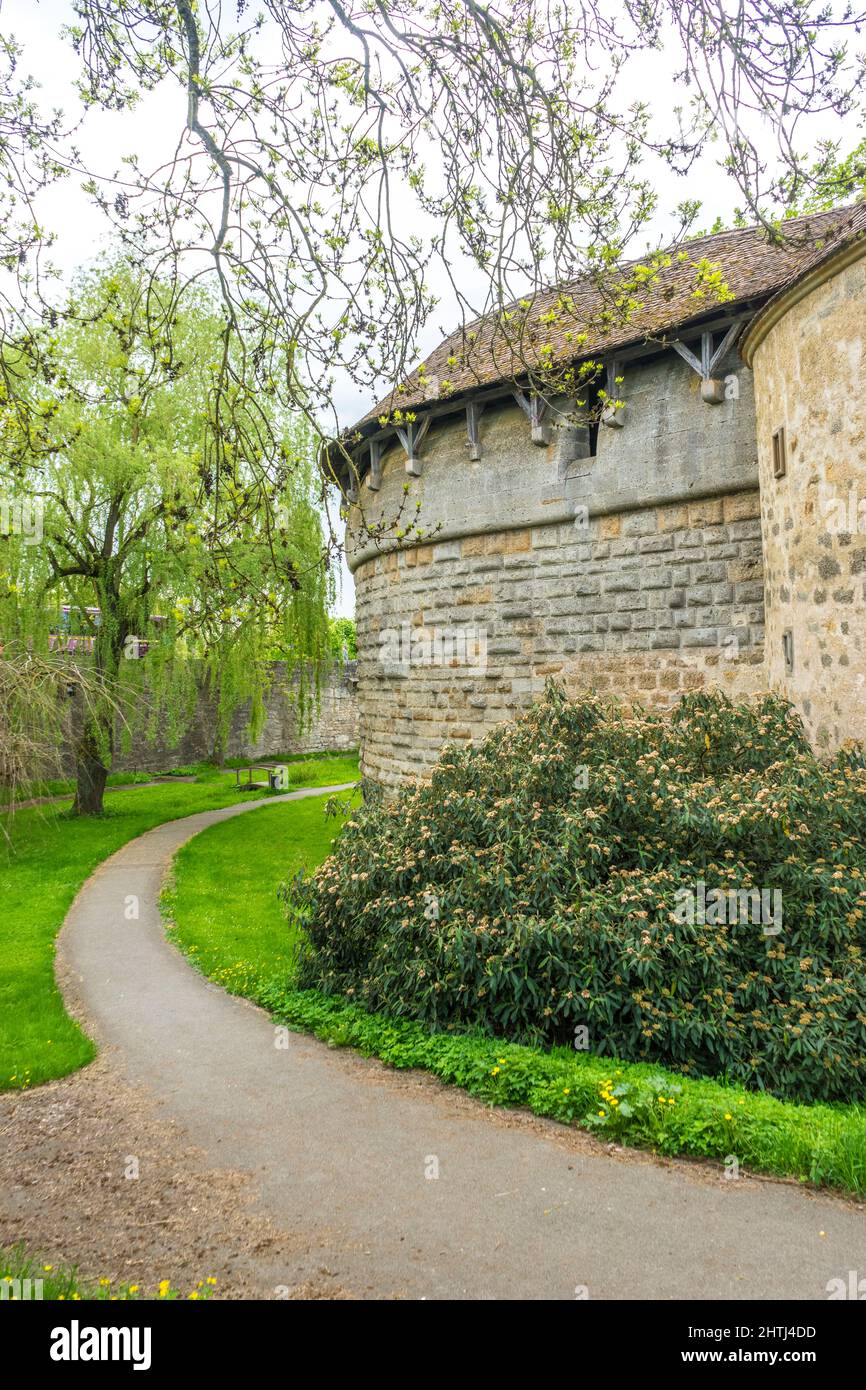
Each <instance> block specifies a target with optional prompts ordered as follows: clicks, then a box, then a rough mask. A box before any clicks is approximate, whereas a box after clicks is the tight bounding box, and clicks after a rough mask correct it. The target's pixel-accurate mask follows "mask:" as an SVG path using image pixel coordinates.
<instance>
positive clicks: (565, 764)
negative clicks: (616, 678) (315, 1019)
mask: <svg viewBox="0 0 866 1390" xmlns="http://www.w3.org/2000/svg"><path fill="white" fill-rule="evenodd" d="M864 830H866V769H864V760H863V757H862V753H861V752H860V750H857V749H855V750H851V751H846V752H843V753H841V754H839V755H838V756H837V757H836V759H835V760H834V761H833V762H832V763H830V764H828V765H821V764H820V763H819V762H818V761H817V760H816V759H815V757H814V756H813V754H812V753H811V751H810V749H809V746H808V744H807V742H806V739H805V737H804V734H803V731H802V728H801V726H800V724H799V721H798V720H797V718H796V716H795V715H794V713H793V711H792V710H791V708H790V707H789V706H788V705H787V704H785V703H784V702H782V701H780V700H778V699H776V698H774V697H766V698H764V699H763V700H761V701H759V702H757V703H756V704H754V705H751V706H744V705H735V704H733V703H731V702H730V701H729V700H728V699H727V698H726V697H724V696H723V695H721V694H712V695H709V694H705V693H700V694H696V695H691V696H687V697H685V698H684V699H683V700H682V701H681V703H680V705H679V706H678V708H677V709H676V710H675V712H674V714H673V716H672V717H671V716H668V717H663V716H661V715H657V714H649V713H646V712H643V711H638V712H636V713H632V714H627V713H625V712H624V711H622V710H620V709H617V708H615V707H608V706H605V705H604V704H602V703H601V702H600V701H598V700H596V699H593V698H588V699H582V700H579V701H576V702H569V701H568V700H567V699H566V698H565V696H564V695H563V693H562V692H561V691H560V690H558V689H557V688H555V687H552V686H551V687H549V688H548V690H547V692H546V693H545V697H544V699H543V700H542V701H540V702H539V703H538V704H537V705H535V706H534V707H533V709H532V710H531V711H530V712H529V713H528V714H527V715H526V716H525V717H524V718H523V719H521V720H519V721H518V722H516V723H514V724H511V725H503V726H501V727H500V728H498V729H496V730H494V731H493V732H492V733H491V734H490V735H489V736H488V737H487V739H486V740H485V741H484V742H483V743H482V744H480V745H476V746H474V747H470V748H468V749H461V750H459V751H458V750H455V749H450V748H449V749H447V750H446V751H445V752H444V753H443V756H442V758H441V760H440V763H439V765H438V766H437V768H436V769H435V771H434V773H433V776H432V779H431V781H430V783H429V784H426V785H423V786H420V787H418V788H416V789H413V790H409V791H405V792H403V793H402V794H401V795H400V796H399V797H398V798H397V799H396V800H394V801H393V802H390V803H385V804H379V805H375V804H374V805H370V806H369V807H367V808H365V809H364V810H362V811H361V812H356V813H354V816H353V819H351V820H349V821H348V822H347V823H346V825H345V827H344V831H343V834H342V836H341V838H340V841H339V844H338V847H337V850H336V852H335V853H334V854H333V855H332V856H331V857H330V858H329V859H327V860H326V861H325V863H324V864H323V865H322V866H321V867H320V868H319V869H318V871H317V872H316V873H315V874H314V875H313V876H312V877H311V878H304V877H298V878H296V879H294V880H292V881H291V883H289V884H286V885H285V886H284V888H283V895H284V898H285V901H286V904H287V909H288V911H289V913H290V914H291V915H292V916H293V918H294V919H295V921H296V923H297V924H298V925H301V926H302V927H303V928H304V938H303V939H304V945H303V946H302V948H301V954H300V958H299V962H298V971H299V974H298V983H299V984H300V985H301V987H308V988H309V987H313V988H318V989H320V990H322V991H324V992H325V993H329V994H333V993H340V994H345V995H347V996H348V997H349V998H351V999H353V1000H354V1001H356V1002H358V1003H360V1004H362V1005H363V1006H364V1007H365V1008H368V1009H373V1010H382V1011H385V1012H387V1013H389V1014H391V1015H392V1016H394V1017H404V1018H410V1019H415V1020H417V1021H419V1022H421V1023H423V1024H424V1025H425V1026H427V1027H428V1028H431V1029H439V1030H443V1029H444V1030H458V1031H465V1030H469V1029H481V1030H483V1031H485V1032H487V1033H488V1034H492V1035H494V1036H497V1037H501V1038H506V1039H509V1040H512V1041H514V1042H522V1043H530V1044H536V1045H537V1044H543V1045H551V1044H567V1043H569V1042H572V1041H574V1042H575V1044H576V1045H578V1046H580V1045H583V1044H584V1042H586V1044H587V1045H588V1047H589V1049H590V1050H591V1051H592V1052H594V1053H597V1054H600V1055H602V1056H618V1057H621V1058H625V1059H627V1060H633V1061H648V1062H655V1063H663V1064H666V1065H668V1066H673V1067H675V1068H677V1069H678V1070H680V1071H682V1072H686V1073H690V1074H692V1075H703V1076H721V1077H724V1078H727V1079H729V1080H731V1081H736V1082H740V1083H742V1084H745V1085H747V1086H750V1087H753V1088H759V1089H765V1090H767V1091H770V1092H773V1093H775V1094H777V1095H779V1096H783V1097H790V1098H795V1099H800V1100H819V1099H821V1100H846V1101H851V1100H858V1099H859V1098H860V1097H861V1096H862V1090H863V1078H864V1075H866V980H864V972H863V945H864V921H866V918H864V911H866V835H864ZM700 884H704V885H705V889H706V895H707V900H708V902H709V901H711V900H712V897H713V895H714V893H716V892H725V893H727V892H733V893H734V894H737V893H739V892H740V891H745V890H751V889H765V890H768V891H769V892H771V893H773V892H778V893H780V894H781V902H782V907H783V911H782V915H781V922H777V923H775V924H772V925H768V923H767V920H766V919H765V920H764V921H763V922H755V921H754V920H751V921H745V922H744V921H742V920H740V921H731V920H727V921H725V920H722V921H719V922H716V921H712V920H705V921H702V920H701V914H700V913H699V912H693V913H692V916H693V919H694V920H692V921H690V920H688V912H687V907H688V904H689V903H690V902H691V903H693V902H694V894H695V893H696V892H697V891H698V890H699V885H700ZM735 901H736V900H735ZM729 913H730V909H729ZM712 915H713V914H712V912H711V911H707V913H706V916H707V918H711V917H712ZM716 915H718V914H716ZM730 915H733V914H732V913H731V914H730ZM777 928H780V929H779V930H777ZM768 933H773V934H768ZM581 1030H585V1033H584V1032H583V1031H581Z"/></svg>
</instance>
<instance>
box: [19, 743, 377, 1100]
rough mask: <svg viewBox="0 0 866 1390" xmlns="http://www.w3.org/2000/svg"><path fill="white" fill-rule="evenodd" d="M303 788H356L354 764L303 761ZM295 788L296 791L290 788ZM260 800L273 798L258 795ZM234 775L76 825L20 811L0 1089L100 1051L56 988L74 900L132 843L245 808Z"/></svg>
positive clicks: (56, 815) (158, 793)
mask: <svg viewBox="0 0 866 1390" xmlns="http://www.w3.org/2000/svg"><path fill="white" fill-rule="evenodd" d="M295 766H296V767H303V768H304V769H305V773H306V776H305V778H304V780H303V783H302V785H307V786H324V785H336V784H340V783H343V782H351V781H353V780H354V779H355V777H356V776H357V762H356V760H355V759H354V758H352V757H346V758H329V757H326V758H321V759H317V760H314V759H306V760H305V761H304V762H303V763H302V764H295ZM294 785H295V786H297V785H298V783H294ZM255 795H257V796H262V795H267V793H262V792H259V793H255ZM249 796H250V793H248V792H244V791H240V790H238V789H237V788H236V787H235V784H234V774H233V773H230V774H228V775H220V774H218V773H215V775H213V776H207V777H205V778H203V779H202V780H201V781H198V782H193V783H188V782H186V783H185V782H178V783H167V784H164V785H162V786H156V787H140V788H132V789H130V790H128V791H117V792H110V793H109V794H108V795H107V797H106V814H105V815H103V816H99V817H93V818H82V817H75V816H71V815H70V814H69V813H68V811H64V810H63V809H62V807H60V806H39V807H33V808H32V809H27V810H19V811H18V812H16V814H15V815H14V816H11V817H7V818H5V820H4V822H3V823H4V825H5V826H6V829H7V832H8V838H7V837H6V836H4V837H0V893H2V897H3V903H4V908H3V927H4V930H3V933H2V935H0V1090H5V1089H14V1088H24V1087H27V1086H31V1085H36V1084H38V1083H39V1082H42V1081H48V1080H51V1079H52V1078H54V1077H59V1076H66V1075H67V1074H68V1073H69V1072H71V1071H75V1070H76V1069H77V1068H78V1067H81V1066H84V1065H85V1064H86V1063H87V1062H89V1061H91V1060H92V1058H93V1056H94V1053H95V1048H94V1046H93V1044H92V1043H91V1041H90V1039H89V1038H87V1037H86V1035H85V1034H84V1033H83V1032H82V1030H81V1029H80V1028H79V1026H78V1024H77V1023H76V1022H75V1021H74V1020H73V1019H71V1018H70V1017H69V1015H68V1014H67V1013H66V1010H65V1009H64V1007H63V1000H62V997H61V995H60V991H59V990H58V988H57V984H56V981H55V979H54V949H55V946H54V943H55V938H56V935H57V932H58V930H59V928H60V926H61V924H62V922H63V918H64V917H65V915H66V913H67V911H68V909H69V906H70V904H71V902H72V899H73V898H74V897H75V894H76V893H77V891H78V889H79V888H80V887H81V884H82V883H83V882H84V880H85V879H86V878H87V877H88V875H89V874H91V873H92V872H93V871H94V869H96V868H97V867H98V866H99V864H100V863H101V862H102V860H103V859H105V858H107V856H108V855H109V854H113V853H114V851H115V850H117V849H119V848H120V846H121V845H124V844H126V842H127V841H128V840H131V839H133V838H134V837H135V836H136V835H141V834H143V833H144V831H146V830H150V829H152V828H153V827H154V826H155V825H160V824H162V822H164V821H168V820H175V819H177V818H178V817H179V816H187V815H192V814H193V813H194V812H197V811H208V810H214V809H217V808H219V807H221V806H229V805H232V804H233V803H235V802H237V801H244V800H247V799H249Z"/></svg>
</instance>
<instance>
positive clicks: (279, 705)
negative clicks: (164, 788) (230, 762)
mask: <svg viewBox="0 0 866 1390" xmlns="http://www.w3.org/2000/svg"><path fill="white" fill-rule="evenodd" d="M296 686H297V677H296V676H294V677H293V676H291V675H290V674H289V673H288V672H287V671H286V668H285V666H284V665H283V664H282V663H279V662H277V663H275V664H274V679H273V682H272V685H271V688H270V690H269V692H268V695H267V697H266V699H265V715H266V718H265V725H264V728H263V730H262V734H261V737H260V738H259V739H258V740H257V741H256V742H252V741H251V740H250V739H249V736H248V734H247V732H246V729H245V726H246V722H247V720H248V718H249V707H248V706H247V707H244V708H241V709H239V710H238V711H237V712H236V714H235V717H234V719H233V721H232V727H231V731H230V734H229V738H228V743H227V747H226V750H225V754H226V757H229V758H246V757H249V758H250V759H252V760H254V759H256V758H267V757H273V756H274V755H276V754H278V753H320V752H330V751H338V750H348V749H352V748H357V747H358V742H359V730H358V698H357V663H356V662H354V661H350V662H348V663H346V664H345V665H343V663H342V662H339V661H337V662H334V663H333V665H331V666H329V667H328V669H327V670H325V671H324V672H323V673H322V675H321V677H320V691H319V699H318V702H317V701H316V699H315V696H314V693H313V692H311V693H310V703H309V708H308V710H307V713H306V717H305V718H304V719H303V720H302V719H301V718H300V716H299V712H298V708H297V689H296ZM214 724H215V721H214V717H213V711H212V709H211V708H210V706H209V704H208V701H207V699H206V698H205V696H204V695H202V696H201V697H200V699H199V702H198V705H197V708H196V710H195V714H194V718H193V720H192V721H191V723H190V725H189V727H188V728H187V729H186V730H185V731H184V733H183V734H182V735H181V736H180V738H179V739H178V740H177V741H173V740H172V739H171V738H170V737H169V736H168V731H167V730H166V728H165V726H164V724H163V726H162V727H161V728H160V730H159V731H158V733H157V736H156V739H155V740H151V739H149V738H148V737H147V736H146V735H145V734H144V733H143V732H141V733H136V734H134V735H133V738H132V746H131V748H130V749H129V750H128V751H125V750H124V748H123V747H122V744H121V742H120V741H118V748H117V752H116V755H115V758H114V764H113V767H112V771H114V772H134V771H138V772H154V773H156V772H165V771H168V770H169V769H170V768H173V767H185V766H187V765H189V764H190V763H197V762H202V761H205V760H206V759H209V758H211V757H212V756H213V751H214V749H213V733H214ZM66 763H67V766H68V768H69V770H70V772H71V771H72V770H73V762H72V756H71V751H70V752H69V753H68V754H67V756H66Z"/></svg>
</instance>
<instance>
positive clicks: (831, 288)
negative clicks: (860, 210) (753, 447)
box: [742, 215, 866, 752]
mask: <svg viewBox="0 0 866 1390" xmlns="http://www.w3.org/2000/svg"><path fill="white" fill-rule="evenodd" d="M859 224H860V230H859V232H858V231H857V230H856V229H855V230H854V232H853V235H852V236H851V238H850V239H849V240H848V241H847V243H846V244H844V245H842V246H841V247H837V246H833V247H832V248H831V249H827V250H824V251H823V252H820V253H819V254H818V256H817V257H816V258H815V261H814V263H813V264H812V265H811V266H810V267H809V268H808V269H807V270H806V271H805V272H803V273H801V274H800V275H799V276H798V277H797V278H795V279H794V280H793V282H792V283H791V284H789V285H788V286H786V287H785V288H784V289H783V290H782V291H781V293H779V294H777V295H776V296H775V297H774V298H773V299H771V300H770V301H769V302H768V303H767V304H766V306H765V307H764V308H763V310H762V311H761V312H760V313H759V314H758V315H757V317H756V318H755V320H754V321H753V323H752V324H751V325H750V327H749V328H748V330H747V332H746V335H745V337H744V340H743V344H742V354H743V357H744V359H745V361H746V362H747V363H748V364H749V366H751V367H752V368H753V371H754V385H755V402H756V424H757V441H758V466H759V475H760V491H761V523H762V531H763V549H764V582H765V605H766V666H767V682H768V684H769V685H770V686H771V687H772V688H773V689H775V690H778V691H780V692H781V693H782V694H784V695H785V696H786V697H787V698H788V699H790V700H792V701H793V702H794V704H795V705H796V706H797V708H798V709H799V711H800V713H801V715H802V717H803V720H804V722H805V724H806V728H807V730H808V732H809V736H810V738H811V740H812V742H813V744H814V746H815V747H816V748H818V749H819V750H825V751H827V752H832V751H833V750H835V749H836V748H838V747H839V745H840V744H842V743H843V742H845V741H846V740H847V739H852V738H856V739H863V740H866V396H864V392H863V387H864V377H866V226H864V218H863V217H862V215H861V217H860V219H859Z"/></svg>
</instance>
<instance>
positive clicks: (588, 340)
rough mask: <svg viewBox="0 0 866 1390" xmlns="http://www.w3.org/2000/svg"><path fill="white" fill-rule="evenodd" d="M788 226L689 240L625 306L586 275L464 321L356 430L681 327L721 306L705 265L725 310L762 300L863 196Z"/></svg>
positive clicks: (852, 221) (833, 232) (628, 277)
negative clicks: (505, 314) (521, 307)
mask: <svg viewBox="0 0 866 1390" xmlns="http://www.w3.org/2000/svg"><path fill="white" fill-rule="evenodd" d="M784 225H785V241H784V244H782V245H781V246H779V245H775V244H773V243H771V242H770V240H769V238H768V236H767V234H766V232H765V231H764V230H763V229H762V228H758V227H746V228H743V229H742V230H738V231H730V232H719V233H717V234H716V235H714V236H706V237H700V238H698V239H697V240H694V241H689V242H685V243H684V244H683V245H682V246H681V247H678V248H675V250H674V251H673V252H672V254H671V263H670V265H668V266H666V267H665V268H663V269H662V270H660V271H659V273H658V274H657V275H656V276H655V277H654V278H653V279H652V281H651V282H649V283H648V284H646V285H644V286H643V287H642V288H641V289H640V290H639V291H637V292H635V291H634V290H631V289H630V290H629V294H630V296H631V310H630V311H629V312H627V313H624V312H623V310H622V309H621V308H619V307H618V306H617V305H616V304H615V303H614V296H612V295H611V292H610V289H609V288H608V289H606V290H604V289H602V288H601V287H600V286H599V284H598V282H597V281H596V280H595V279H594V278H592V277H589V278H586V279H582V280H575V281H573V282H570V283H567V284H564V285H560V286H557V287H556V288H554V289H551V290H546V291H544V292H542V293H539V294H537V295H536V296H535V297H534V298H533V299H532V301H531V303H530V305H529V307H528V309H527V310H526V311H525V312H523V313H521V312H518V313H517V314H516V315H515V316H514V318H513V319H511V320H509V322H508V323H506V324H503V323H502V322H500V317H499V316H498V315H491V316H488V317H487V318H484V319H479V320H477V321H476V322H475V323H474V324H471V325H468V326H466V327H461V328H460V329H458V330H457V332H455V333H452V334H451V335H450V336H449V337H447V338H446V339H445V340H444V341H443V342H442V343H440V344H439V346H438V347H437V348H436V349H434V351H433V352H432V353H431V354H430V356H429V357H428V358H427V360H426V362H425V363H424V365H423V367H422V368H421V369H420V371H419V372H416V373H414V374H413V375H412V376H411V377H410V378H408V380H407V381H406V382H405V383H404V389H403V390H399V389H395V390H394V391H392V392H391V393H390V394H389V395H388V396H386V397H385V398H384V399H383V400H381V401H380V402H379V403H378V405H377V406H376V407H375V408H374V409H373V410H371V411H369V412H368V414H367V415H365V416H364V417H363V419H362V420H360V421H359V422H358V425H357V426H356V427H355V428H357V429H361V430H363V431H364V432H368V431H369V429H370V426H371V425H373V426H375V423H376V421H377V419H378V418H379V417H381V416H385V415H389V414H390V413H391V412H393V411H395V410H406V409H415V408H417V407H419V406H421V405H422V404H424V405H430V404H432V403H433V402H434V401H437V400H446V399H448V398H450V397H452V396H461V395H463V394H465V393H466V392H470V391H474V390H477V389H479V388H482V387H489V386H493V385H495V384H497V383H499V382H504V381H509V380H513V379H514V378H516V377H521V376H522V377H525V376H526V374H527V370H528V369H530V370H531V369H543V368H549V367H550V366H552V365H557V366H561V365H564V364H567V363H568V362H571V361H578V360H580V359H585V358H587V357H595V356H601V355H602V354H608V355H609V354H610V353H611V352H612V351H613V350H615V349H617V348H625V347H626V346H627V345H630V344H635V343H639V342H642V341H646V340H652V339H653V338H661V337H663V336H664V335H665V334H670V333H671V332H672V331H674V330H678V329H681V328H683V327H684V326H685V325H686V324H688V323H689V322H691V321H693V320H697V319H700V318H702V317H705V316H706V315H707V314H708V313H710V312H711V311H712V310H714V309H718V308H719V307H720V306H721V304H722V300H721V299H720V296H719V294H718V291H717V289H716V288H715V287H714V284H713V281H712V278H711V279H710V280H709V282H707V284H706V288H705V289H704V292H703V293H702V294H696V288H697V289H700V280H701V279H702V278H704V277H702V276H701V267H703V269H704V271H705V272H710V275H712V268H717V269H718V271H719V272H720V273H721V278H722V281H723V283H724V285H725V287H726V290H727V291H729V292H730V295H729V296H726V299H725V302H724V308H725V309H731V310H734V309H736V308H737V306H738V305H744V304H750V305H753V306H754V307H755V308H757V307H758V306H759V305H760V304H762V303H764V302H765V301H766V300H767V299H768V298H769V297H770V296H771V295H772V294H775V293H776V291H778V290H779V289H781V288H782V287H783V286H784V285H786V284H788V282H789V281H791V280H794V279H796V278H798V277H799V276H800V275H802V274H803V273H804V272H805V271H806V270H808V269H810V268H811V266H812V265H813V264H817V263H818V262H819V261H820V260H822V259H823V258H824V257H825V256H827V255H828V254H831V252H832V250H833V248H834V247H835V246H837V245H839V244H840V243H841V242H843V241H845V240H847V239H849V238H850V236H852V235H853V234H855V233H856V231H857V230H858V228H859V227H866V204H863V203H859V204H855V205H852V206H851V207H847V208H835V209H833V210H832V211H830V212H822V213H816V214H813V215H810V216H808V217H800V218H794V219H791V220H790V221H788V222H786V223H785V224H784ZM641 264H642V262H641V261H632V262H629V263H627V264H626V265H624V266H623V270H622V272H621V276H622V280H621V283H622V284H623V285H626V284H632V283H633V271H634V268H635V267H637V266H640V265H641ZM551 315H552V316H553V317H552V318H551ZM579 335H585V336H583V337H582V338H581V337H579ZM542 349H543V350H544V355H543V354H542Z"/></svg>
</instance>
